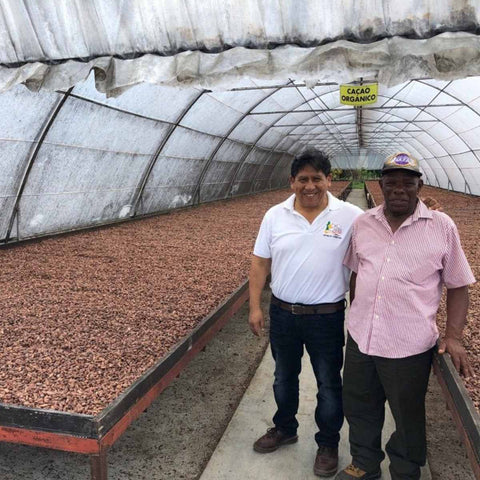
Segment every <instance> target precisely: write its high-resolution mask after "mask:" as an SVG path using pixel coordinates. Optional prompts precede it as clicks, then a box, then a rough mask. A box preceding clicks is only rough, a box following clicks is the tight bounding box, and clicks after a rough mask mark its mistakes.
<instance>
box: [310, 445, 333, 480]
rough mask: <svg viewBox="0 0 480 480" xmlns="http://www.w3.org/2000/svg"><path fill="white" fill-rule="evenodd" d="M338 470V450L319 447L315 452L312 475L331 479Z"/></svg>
mask: <svg viewBox="0 0 480 480" xmlns="http://www.w3.org/2000/svg"><path fill="white" fill-rule="evenodd" d="M337 468H338V448H334V447H326V446H320V447H318V450H317V456H316V457H315V463H314V465H313V473H314V474H315V475H318V476H319V477H331V476H332V475H333V474H334V473H336V471H337Z"/></svg>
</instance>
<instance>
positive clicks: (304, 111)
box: [251, 80, 464, 115]
mask: <svg viewBox="0 0 480 480" xmlns="http://www.w3.org/2000/svg"><path fill="white" fill-rule="evenodd" d="M413 81H414V80H411V82H413ZM317 98H320V97H317ZM405 103H406V102H405ZM463 106H464V104H462V103H460V104H457V103H446V104H443V105H416V106H415V108H430V107H433V108H440V107H463ZM387 108H389V109H392V108H398V109H403V108H411V107H409V106H407V105H398V106H391V107H363V109H364V110H383V109H387ZM349 110H350V109H349V108H344V107H341V108H338V107H335V108H328V107H326V108H314V109H312V111H314V112H315V113H329V112H346V111H349ZM309 111H310V110H299V111H298V112H297V113H308V112H309ZM280 113H285V110H273V111H271V112H262V113H251V115H261V114H266V115H279V114H280Z"/></svg>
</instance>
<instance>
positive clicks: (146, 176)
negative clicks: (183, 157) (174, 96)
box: [130, 90, 209, 218]
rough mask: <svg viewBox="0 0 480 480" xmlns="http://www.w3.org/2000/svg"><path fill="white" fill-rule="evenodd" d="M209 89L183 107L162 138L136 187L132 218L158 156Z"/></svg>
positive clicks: (132, 203) (131, 212)
mask: <svg viewBox="0 0 480 480" xmlns="http://www.w3.org/2000/svg"><path fill="white" fill-rule="evenodd" d="M208 91H209V90H201V91H200V92H199V93H198V95H196V97H195V98H194V99H193V100H192V101H190V103H189V104H188V105H187V106H186V107H185V108H184V109H183V111H182V113H181V114H180V115H179V116H178V118H177V119H176V121H175V123H173V124H170V127H169V130H168V132H167V133H166V134H165V137H164V138H163V139H162V141H161V142H160V144H159V145H158V147H157V149H156V150H155V153H154V154H153V155H152V157H151V158H150V161H149V162H148V165H147V166H146V168H145V170H144V172H143V174H142V177H141V178H140V181H139V183H138V186H137V188H136V189H135V193H134V194H133V198H132V201H131V205H132V209H131V211H130V218H132V217H135V215H136V213H137V209H138V204H139V203H140V200H141V198H142V196H143V192H144V191H145V187H146V185H147V182H148V179H149V178H150V175H151V173H152V170H153V168H154V167H155V165H156V163H157V161H158V158H159V157H160V154H161V153H162V151H163V149H164V148H165V145H166V144H167V143H168V141H169V140H170V138H171V136H172V134H173V133H174V132H175V130H176V129H177V127H178V126H179V124H180V122H181V121H182V120H183V119H184V118H185V115H187V113H188V112H189V111H190V110H191V109H192V107H193V106H194V105H195V104H196V103H197V101H198V100H199V99H200V98H201V97H202V96H203V94H204V93H206V92H208Z"/></svg>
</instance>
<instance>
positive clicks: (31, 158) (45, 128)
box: [3, 87, 74, 243]
mask: <svg viewBox="0 0 480 480" xmlns="http://www.w3.org/2000/svg"><path fill="white" fill-rule="evenodd" d="M73 88H74V87H70V88H69V89H68V90H67V91H66V92H65V93H63V96H62V97H61V98H60V99H59V100H58V101H57V102H56V104H55V105H54V106H53V108H52V110H51V111H50V114H49V116H48V117H47V119H46V121H45V122H44V124H43V125H42V127H41V128H40V130H39V131H38V133H37V135H36V137H35V138H36V139H38V140H34V143H36V145H35V148H34V149H33V150H32V151H31V152H30V153H29V155H28V157H27V160H26V161H25V163H26V165H25V169H24V171H23V175H22V179H21V180H20V185H19V187H18V190H17V194H16V195H15V202H14V204H13V207H12V212H11V214H10V220H9V222H8V227H7V232H6V234H5V238H4V239H3V242H4V243H8V241H9V240H10V235H11V233H12V228H13V224H14V222H15V217H17V214H18V211H19V205H20V200H21V198H22V195H23V191H24V190H25V186H26V184H27V180H28V177H29V175H30V172H31V170H32V167H33V164H34V163H35V160H36V158H37V157H38V153H39V152H40V149H41V148H42V146H43V142H44V141H45V138H46V136H47V135H48V132H49V131H50V128H51V127H52V125H53V124H54V123H55V119H56V118H57V116H58V114H59V112H60V110H61V109H62V107H63V106H64V105H65V102H66V101H67V99H68V97H69V96H70V94H71V92H72V90H73ZM17 228H18V218H17Z"/></svg>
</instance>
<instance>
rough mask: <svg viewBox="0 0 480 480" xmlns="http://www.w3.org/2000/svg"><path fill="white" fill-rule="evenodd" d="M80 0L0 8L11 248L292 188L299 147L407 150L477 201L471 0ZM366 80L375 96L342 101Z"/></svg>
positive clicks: (362, 161)
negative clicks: (169, 2)
mask: <svg viewBox="0 0 480 480" xmlns="http://www.w3.org/2000/svg"><path fill="white" fill-rule="evenodd" d="M73 3H74V4H76V5H77V13H76V15H72V16H69V15H67V14H66V12H65V11H63V10H62V8H61V7H59V6H58V5H57V6H55V5H54V3H53V2H51V3H48V2H46V3H44V4H42V6H39V5H35V2H33V1H27V0H24V1H23V2H16V1H13V0H12V1H7V2H5V3H4V4H2V6H1V7H0V9H1V10H2V14H3V16H2V27H1V28H2V31H3V35H2V36H3V41H2V42H3V43H2V44H3V47H4V48H3V49H2V52H1V53H0V64H1V65H2V67H1V76H0V90H1V92H2V93H1V94H0V108H1V111H2V112H3V115H2V116H1V120H0V122H1V124H0V125H1V127H0V129H1V132H2V135H1V140H0V141H1V145H2V148H1V153H0V168H1V171H2V172H3V175H2V179H1V181H0V184H1V193H0V198H1V201H0V206H1V215H0V241H1V242H3V243H7V242H13V241H17V240H23V239H28V238H32V237H37V236H42V235H47V234H54V233H59V232H66V231H71V230H77V229H81V228H85V227H89V226H93V225H101V224H108V223H112V222H117V221H119V220H126V219H130V218H134V217H140V216H144V215H151V214H155V213H159V212H164V211H168V210H170V209H174V208H179V207H185V206H191V205H196V204H198V203H203V202H210V201H214V200H220V199H225V198H230V197H235V196H239V195H246V194H253V193H257V192H261V191H266V190H270V189H277V188H280V187H283V186H287V185H288V175H289V166H290V163H291V160H292V158H293V157H294V156H295V155H296V154H297V153H299V152H301V151H302V150H304V149H305V148H307V147H315V148H318V149H321V150H324V151H326V152H327V153H328V154H329V155H330V157H331V160H332V164H333V166H334V167H335V168H340V169H360V168H365V169H378V168H379V167H380V165H381V163H382V161H383V159H384V158H385V156H386V155H387V154H390V153H393V152H395V151H398V150H406V151H409V152H411V153H412V154H413V155H415V156H416V157H418V158H419V160H420V165H421V170H422V172H423V174H424V181H425V183H426V184H428V185H432V186H436V187H440V188H444V189H449V190H454V191H459V192H464V193H468V194H472V195H479V194H480V165H479V164H480V154H479V151H480V150H479V147H480V140H479V138H480V93H479V92H480V89H479V88H478V87H479V85H480V80H479V78H478V77H476V76H475V75H476V74H478V73H479V72H480V69H479V64H480V62H479V59H478V51H479V49H478V37H477V36H476V35H475V34H474V33H471V32H475V31H476V30H475V29H478V21H477V15H478V11H479V10H478V8H477V7H478V2H450V4H449V5H447V4H445V5H443V4H442V5H441V6H440V5H439V6H436V7H435V9H434V8H433V7H432V8H429V7H428V4H425V5H422V6H421V7H418V8H417V10H418V11H416V14H415V17H413V18H412V15H411V12H410V10H409V7H412V6H413V2H406V4H405V5H404V6H402V7H399V6H396V5H395V6H394V3H393V2H389V1H386V0H385V1H384V2H379V3H378V2H366V4H368V5H365V6H366V7H368V8H364V9H363V8H360V7H359V6H358V5H356V4H355V2H344V7H343V12H342V11H338V10H335V9H332V6H331V5H330V3H329V2H321V3H322V8H323V9H324V13H325V18H327V17H328V18H329V20H330V22H323V23H322V21H321V19H320V18H319V17H318V15H316V16H315V15H310V13H311V12H314V11H319V10H318V8H319V7H318V5H315V2H309V1H304V2H301V4H302V8H293V3H292V2H284V3H282V4H278V5H277V4H276V3H275V2H274V3H275V6H276V7H278V9H274V8H272V5H270V2H263V1H255V0H250V1H249V2H246V3H245V4H244V6H243V7H242V8H241V7H240V6H239V5H237V4H236V3H235V2H231V4H230V3H229V4H228V5H227V4H225V5H217V4H216V3H215V2H207V3H206V4H204V5H203V7H202V8H201V9H200V6H199V5H200V2H190V3H188V4H182V5H183V6H178V7H177V8H176V9H170V10H168V11H166V10H165V8H164V7H165V5H166V3H165V2H157V3H154V4H151V3H149V2H146V1H144V2H120V3H116V2H107V1H97V2H95V1H91V2H87V5H88V8H85V4H84V5H83V7H84V8H83V9H82V8H80V3H79V2H73ZM297 6H298V5H297ZM289 15H290V17H288V16H289ZM282 16H285V17H286V18H289V19H290V21H291V23H290V24H289V23H288V22H286V21H283V23H282V20H281V18H284V17H282ZM407 17H408V19H409V20H408V21H406V20H405V21H404V20H402V19H404V18H407ZM124 18H128V19H129V22H123V23H122V19H124ZM193 18H195V19H196V22H197V23H196V24H193V23H192V19H193ZM424 18H429V22H425V20H423V19H424ZM107 19H111V21H108V20H107ZM113 19H119V20H118V22H115V21H113ZM346 25H348V28H346ZM139 32H142V35H139ZM179 32H182V35H180V33H179ZM73 39H76V40H75V41H74V40H73ZM274 47H275V48H274ZM105 52H109V54H108V55H107V54H105ZM152 52H156V54H153V53H152ZM362 81H365V82H367V81H378V82H379V92H378V99H377V102H376V103H375V104H373V105H368V106H364V107H362V108H353V107H351V106H346V105H342V104H341V103H340V96H339V87H338V84H339V83H350V82H357V83H359V82H362ZM22 84H23V85H22ZM27 87H28V88H27ZM102 92H103V93H102Z"/></svg>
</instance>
